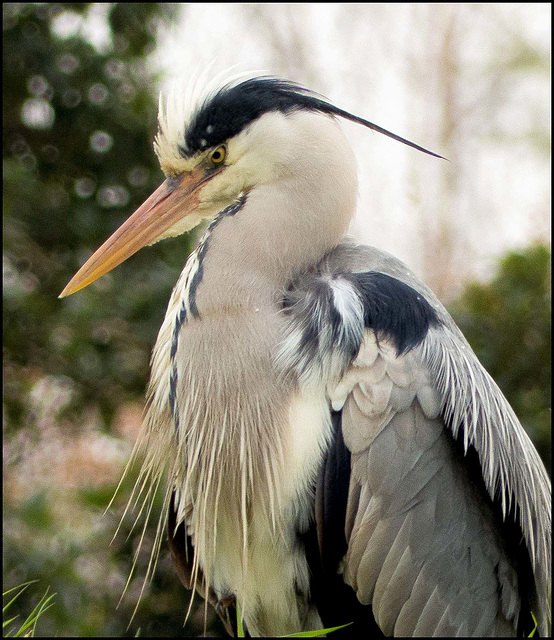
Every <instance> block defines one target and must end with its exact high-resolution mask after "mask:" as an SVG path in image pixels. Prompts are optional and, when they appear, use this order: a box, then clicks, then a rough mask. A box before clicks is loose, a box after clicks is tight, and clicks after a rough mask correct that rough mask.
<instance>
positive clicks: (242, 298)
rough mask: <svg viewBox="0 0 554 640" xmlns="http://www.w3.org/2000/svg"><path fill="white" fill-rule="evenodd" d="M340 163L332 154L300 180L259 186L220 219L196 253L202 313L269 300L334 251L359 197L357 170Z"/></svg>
mask: <svg viewBox="0 0 554 640" xmlns="http://www.w3.org/2000/svg"><path fill="white" fill-rule="evenodd" d="M333 126H336V125H334V123H333ZM341 135H342V134H341ZM346 145H347V143H346ZM344 148H345V150H346V151H348V152H350V148H349V146H345V147H344ZM348 159H349V158H348V157H347V160H348ZM343 161H344V157H342V156H341V157H337V156H334V157H333V162H329V161H326V162H325V163H320V166H314V165H313V164H312V165H311V166H310V167H309V170H308V171H306V172H304V173H303V174H302V175H301V176H300V175H293V176H290V177H287V178H283V179H280V180H278V181H275V182H273V183H268V184H265V185H262V186H260V187H257V188H255V189H253V190H252V191H250V192H249V193H248V194H247V196H245V198H244V202H243V203H242V206H240V207H238V208H237V209H236V211H232V213H231V214H230V215H225V216H223V217H222V218H221V219H219V220H218V221H217V224H215V225H214V226H213V228H212V229H211V231H210V232H209V235H208V236H207V237H206V238H205V239H204V244H203V246H202V248H201V250H200V251H199V252H198V253H199V254H202V255H201V256H200V257H201V262H202V264H201V279H197V282H196V285H197V286H196V290H195V292H194V294H195V297H196V300H195V301H196V305H197V308H198V310H199V313H200V315H202V313H209V312H212V311H216V310H217V309H220V308H222V307H226V308H231V307H252V306H256V305H258V304H261V303H263V302H269V301H270V300H271V299H272V298H274V296H275V295H276V294H277V293H278V292H279V291H281V290H282V289H283V288H285V287H286V286H287V284H288V283H289V282H290V280H291V278H293V277H294V276H295V275H296V274H297V273H299V272H300V271H302V270H303V269H305V268H306V267H308V266H309V265H311V264H313V263H314V262H317V261H318V260H320V259H321V258H322V257H323V255H324V254H325V253H326V252H327V251H329V250H330V249H332V248H333V247H334V246H336V244H337V243H338V242H339V241H340V240H341V238H342V237H343V236H344V234H345V232H346V230H347V228H348V225H349V223H350V220H351V218H352V215H353V212H354V208H355V203H356V195H357V177H356V170H355V166H354V165H353V162H346V166H345V163H344V162H343Z"/></svg>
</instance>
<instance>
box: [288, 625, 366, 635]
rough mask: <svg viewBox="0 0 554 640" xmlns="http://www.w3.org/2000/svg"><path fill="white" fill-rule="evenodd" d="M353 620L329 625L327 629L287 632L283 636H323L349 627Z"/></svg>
mask: <svg viewBox="0 0 554 640" xmlns="http://www.w3.org/2000/svg"><path fill="white" fill-rule="evenodd" d="M351 624H354V623H353V622H347V623H346V624H341V625H339V626H338V627H329V628H328V629H315V630H314V631H299V632H298V633H289V634H288V635H286V636H283V637H284V638H316V637H318V636H324V635H327V634H328V633H333V631H337V630H338V629H344V627H349V626H350V625H351Z"/></svg>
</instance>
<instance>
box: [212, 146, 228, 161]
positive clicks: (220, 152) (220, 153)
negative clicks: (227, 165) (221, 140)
mask: <svg viewBox="0 0 554 640" xmlns="http://www.w3.org/2000/svg"><path fill="white" fill-rule="evenodd" d="M226 155H227V148H226V147H225V145H224V144H222V145H221V147H218V148H217V149H214V150H213V151H212V154H211V156H210V160H211V161H212V162H213V163H214V164H221V163H222V162H223V161H224V160H225V156H226Z"/></svg>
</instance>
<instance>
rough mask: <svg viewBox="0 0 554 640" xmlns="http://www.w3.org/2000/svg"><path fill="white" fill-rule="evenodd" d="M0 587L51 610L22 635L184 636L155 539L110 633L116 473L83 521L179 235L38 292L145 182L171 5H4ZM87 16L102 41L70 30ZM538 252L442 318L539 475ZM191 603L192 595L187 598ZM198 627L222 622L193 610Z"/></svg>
mask: <svg viewBox="0 0 554 640" xmlns="http://www.w3.org/2000/svg"><path fill="white" fill-rule="evenodd" d="M3 11H4V16H3V17H4V21H3V34H4V78H3V88H4V146H3V152H4V155H3V169H4V323H3V328H4V433H5V435H4V568H3V570H4V588H5V589H8V588H11V587H13V586H16V585H18V584H21V583H23V582H25V581H27V580H35V579H36V580H38V582H37V583H36V584H33V585H32V586H31V587H30V588H29V589H28V590H27V591H26V592H25V594H24V595H23V596H22V597H21V598H20V599H19V600H18V601H17V602H16V603H15V604H14V605H13V606H12V608H11V611H10V617H11V616H12V615H16V614H17V613H19V614H20V616H21V618H23V619H24V618H25V616H26V615H27V614H28V613H29V612H30V611H31V610H32V608H33V606H34V605H35V604H36V602H37V600H38V599H39V597H40V595H42V594H43V593H44V591H45V590H46V588H47V587H49V588H50V591H51V592H55V593H56V597H55V600H54V606H53V607H52V608H51V609H49V610H48V611H47V612H46V613H45V614H44V615H43V616H42V618H41V619H40V622H39V625H38V627H37V635H45V636H54V635H57V636H124V635H131V636H134V635H136V633H137V630H138V629H139V628H140V635H141V636H143V637H144V636H178V635H197V634H199V633H201V632H202V629H203V625H204V610H203V607H202V606H201V605H198V606H197V605H195V606H194V608H193V610H192V613H191V616H190V618H189V621H188V622H187V625H186V627H185V628H184V629H183V622H184V618H185V615H186V611H187V608H188V604H189V596H188V594H187V593H186V592H185V590H184V589H183V588H182V587H181V586H180V584H179V582H178V579H177V577H176V575H175V573H174V571H173V568H172V567H171V562H170V560H169V557H168V552H167V549H166V548H165V547H164V549H163V551H162V556H161V560H160V563H159V566H158V570H157V572H156V574H155V577H154V580H153V582H152V583H151V584H150V585H147V587H146V588H145V591H144V594H143V597H142V600H141V603H140V605H139V607H138V610H137V612H136V614H135V616H134V618H133V620H132V623H131V624H130V625H129V621H130V620H131V618H132V616H133V612H134V608H135V605H136V603H137V600H138V597H139V594H140V592H141V588H142V577H143V576H144V575H145V573H146V567H147V563H148V553H149V549H150V547H151V545H152V540H153V527H154V525H155V523H153V524H152V525H149V527H148V528H147V529H146V533H145V542H144V544H143V548H142V551H141V553H140V554H139V555H138V559H137V564H136V567H135V571H134V575H133V578H132V580H131V582H130V584H129V588H128V590H127V592H126V594H125V596H124V597H123V599H122V601H121V604H120V605H119V607H117V603H118V601H119V598H120V596H121V594H122V592H123V589H124V586H125V582H126V580H127V576H128V575H129V573H130V571H131V567H132V565H133V555H134V552H135V551H136V549H137V546H138V539H139V537H140V535H141V531H142V527H141V526H140V525H139V526H138V527H137V528H136V529H134V530H132V521H133V520H132V518H129V519H127V520H126V521H125V522H124V523H123V525H122V528H121V530H120V531H119V533H118V535H117V536H116V538H115V540H114V542H113V543H112V544H111V546H110V540H111V537H112V536H113V534H114V532H115V531H116V529H117V525H118V522H119V518H120V517H121V514H122V513H123V510H124V505H125V500H126V497H127V496H128V495H129V493H130V487H131V483H132V480H133V478H132V477H131V478H130V479H128V480H126V481H125V482H124V484H123V485H122V487H121V488H120V490H119V493H118V495H117V497H116V500H115V501H114V503H113V504H112V506H111V507H110V509H109V510H108V511H107V513H106V515H104V516H103V512H104V510H105V508H106V506H107V505H108V503H109V501H110V498H111V496H112V495H113V492H114V490H115V487H116V485H117V482H118V480H119V477H120V475H121V472H122V469H123V466H124V464H125V461H126V459H127V457H128V455H129V452H130V447H131V445H132V443H133V441H134V439H135V436H136V431H137V428H138V425H139V424H140V420H141V411H142V403H143V398H144V389H145V385H146V381H147V377H148V369H149V358H150V350H151V348H152V345H153V343H154V340H155V337H156V333H157V331H158V329H159V326H160V325H161V322H162V319H163V315H164V313H165V308H166V305H167V300H168V298H169V294H170V291H171V288H172V287H173V285H174V283H175V282H176V280H177V277H178V275H179V273H180V271H181V269H182V267H183V265H184V263H185V260H186V257H187V255H188V251H189V248H190V247H189V242H190V240H189V238H188V237H181V238H176V239H173V240H167V241H165V242H163V243H161V244H158V245H155V246H154V247H151V248H147V249H144V250H142V251H141V252H139V253H138V254H136V255H135V256H133V258H132V259H131V260H129V261H127V262H126V263H124V264H123V265H121V266H119V267H118V268H117V270H116V271H114V272H113V273H111V274H108V275H107V276H104V277H103V278H101V279H100V280H99V281H97V282H96V283H94V284H93V285H91V286H90V287H88V288H86V289H85V290H83V291H82V292H79V293H78V294H77V295H74V296H70V297H69V298H66V299H63V300H59V299H58V295H59V293H60V291H61V290H62V289H63V287H64V286H65V285H66V284H67V282H68V281H69V279H70V278H71V276H72V275H73V274H74V273H75V272H76V270H77V269H78V268H79V267H80V266H81V264H83V262H84V261H85V260H86V258H87V257H88V256H89V255H90V254H91V253H92V252H93V251H94V250H95V249H96V248H97V247H98V246H100V244H101V243H102V242H103V241H104V240H105V239H106V238H107V237H108V236H109V235H110V234H111V233H112V232H113V231H114V230H115V229H116V228H117V227H118V226H119V224H120V223H121V222H122V221H123V220H124V219H125V218H126V217H127V216H128V215H129V214H130V213H131V212H132V211H133V210H134V209H135V208H136V207H137V206H138V205H140V204H141V202H142V201H143V200H144V199H145V198H146V197H147V196H148V195H149V194H150V193H151V192H152V190H153V189H155V188H156V187H157V186H158V185H159V183H160V182H161V180H162V178H163V176H162V174H161V171H160V169H159V166H158V163H157V160H156V158H155V155H154V152H153V149H152V140H153V137H154V134H155V131H156V111H157V107H156V100H157V95H156V94H157V91H158V84H159V78H158V77H156V75H155V74H154V73H153V72H152V70H151V69H150V67H149V66H148V63H147V61H148V54H149V53H151V52H152V50H153V48H154V47H155V44H156V33H157V27H158V25H159V24H160V23H161V22H164V21H171V20H173V19H174V17H175V15H176V11H177V5H173V4H156V3H154V4H149V3H141V4H112V5H99V4H89V3H85V4H76V3H75V4H73V3H66V4H29V3H19V4H4V5H3ZM99 13H100V14H101V15H102V16H103V19H104V21H105V26H106V31H107V36H108V37H107V44H106V45H105V46H103V47H98V46H93V44H91V43H90V42H89V40H88V39H87V37H86V29H85V28H84V27H85V25H86V24H87V22H88V21H90V20H91V18H92V17H93V15H96V17H98V14H99ZM549 291H550V252H549V250H548V249H547V248H546V247H543V246H535V247H531V248H529V250H528V251H525V252H521V253H513V254H510V255H509V256H507V257H506V258H505V260H504V261H503V263H502V265H501V266H500V270H499V272H498V275H497V276H496V278H495V279H494V280H493V281H492V282H491V283H490V284H475V285H471V286H470V287H468V289H467V290H466V292H465V293H464V294H463V296H462V297H461V298H460V300H459V301H458V302H457V303H456V304H455V305H453V306H452V311H453V313H454V315H455V318H456V320H457V321H458V322H459V324H460V326H461V328H462V330H463V331H464V333H465V334H466V336H467V337H468V339H469V340H470V342H472V344H473V345H474V347H475V349H476V351H477V353H478V355H479V356H480V358H481V359H482V361H483V363H484V364H485V366H486V367H487V369H488V370H489V371H490V372H491V374H492V375H493V376H494V377H495V378H496V380H497V381H498V382H499V384H500V386H501V387H502V389H503V390H504V392H505V393H506V395H507V396H508V399H509V400H510V402H511V403H512V404H513V406H514V408H515V410H516V412H517V413H518V415H519V416H520V418H521V419H522V422H523V424H524V425H525V427H526V428H527V429H528V430H529V432H530V434H531V436H532V437H533V438H534V439H535V441H536V442H537V443H538V446H539V447H540V450H541V454H542V455H543V457H544V458H545V459H546V460H547V463H548V464H550V446H549V443H550V440H549V424H550V393H549V391H550V299H549ZM197 602H198V600H197ZM207 629H208V632H209V633H211V634H220V633H222V628H221V626H219V623H218V622H217V621H214V616H213V615H212V613H211V611H209V612H208V617H207Z"/></svg>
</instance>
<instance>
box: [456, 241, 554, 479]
mask: <svg viewBox="0 0 554 640" xmlns="http://www.w3.org/2000/svg"><path fill="white" fill-rule="evenodd" d="M450 312H451V313H452V316H453V317H454V319H455V320H456V322H457V324H458V326H459V327H460V329H461V330H462V332H463V333H464V335H465V336H466V338H467V339H468V341H469V342H470V344H471V346H472V347H473V349H474V351H475V353H476V354H477V355H478V356H479V359H480V360H481V362H482V363H483V365H484V366H485V368H486V369H487V371H488V372H489V373H490V374H491V376H492V377H493V378H494V379H495V381H496V382H497V383H498V386H499V387H500V388H501V389H502V391H503V392H504V395H505V396H506V398H507V399H508V401H509V402H510V404H511V405H512V407H513V408H514V411H515V412H516V414H517V416H518V418H519V419H520V421H521V423H522V424H523V426H524V427H525V429H526V431H527V433H528V434H529V436H530V437H531V439H532V440H533V442H534V443H535V445H536V447H537V449H538V450H539V453H540V454H541V457H542V459H543V460H544V463H545V465H546V468H547V470H548V471H549V473H550V469H551V448H550V442H551V419H552V416H551V404H550V402H551V401H550V394H551V252H550V249H549V248H548V247H546V246H544V245H541V244H538V245H535V246H531V247H529V248H528V249H526V250H524V251H513V252H510V253H508V254H507V255H506V256H505V257H504V258H503V259H502V261H501V263H500V266H499V269H498V272H497V274H496V275H495V277H494V278H493V279H492V281H491V282H490V283H487V284H481V283H473V284H470V285H468V286H467V287H466V288H465V290H464V292H463V293H462V295H461V296H460V298H459V299H458V301H457V302H456V303H455V304H453V305H452V306H451V307H450Z"/></svg>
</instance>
